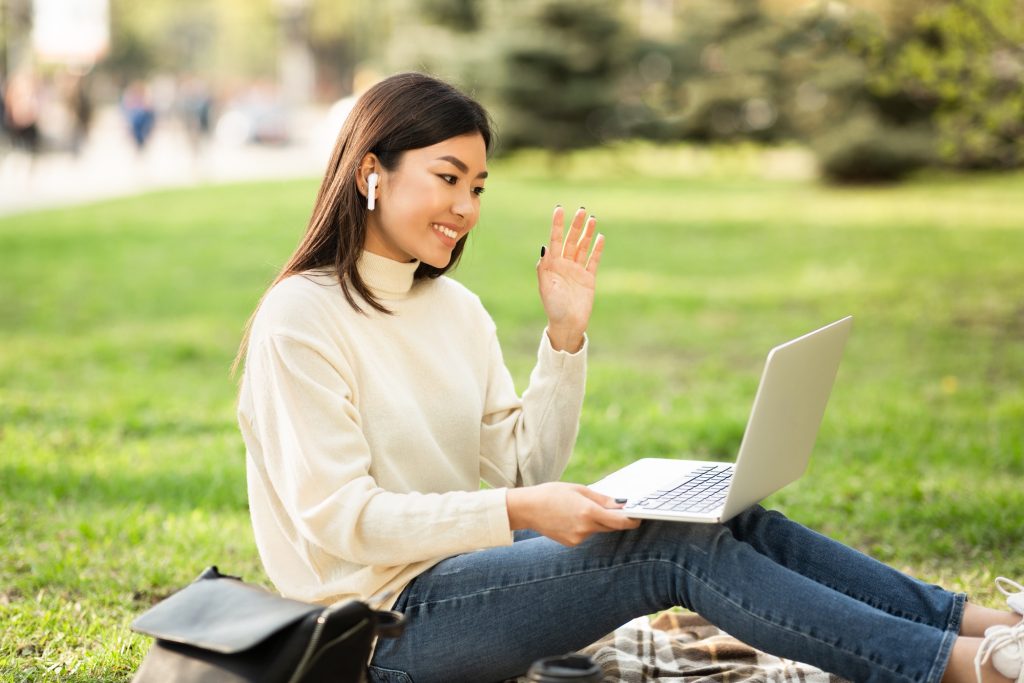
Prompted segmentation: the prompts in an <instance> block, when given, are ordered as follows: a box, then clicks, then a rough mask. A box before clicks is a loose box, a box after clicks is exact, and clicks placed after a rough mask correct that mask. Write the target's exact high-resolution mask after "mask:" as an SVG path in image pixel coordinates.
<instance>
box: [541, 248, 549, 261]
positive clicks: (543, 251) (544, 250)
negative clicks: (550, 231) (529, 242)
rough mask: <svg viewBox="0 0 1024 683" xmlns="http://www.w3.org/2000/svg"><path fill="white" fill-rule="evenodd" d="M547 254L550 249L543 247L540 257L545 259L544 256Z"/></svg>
mask: <svg viewBox="0 0 1024 683" xmlns="http://www.w3.org/2000/svg"><path fill="white" fill-rule="evenodd" d="M547 252H548V248H547V247H541V248H540V257H541V258H544V254H546V253H547Z"/></svg>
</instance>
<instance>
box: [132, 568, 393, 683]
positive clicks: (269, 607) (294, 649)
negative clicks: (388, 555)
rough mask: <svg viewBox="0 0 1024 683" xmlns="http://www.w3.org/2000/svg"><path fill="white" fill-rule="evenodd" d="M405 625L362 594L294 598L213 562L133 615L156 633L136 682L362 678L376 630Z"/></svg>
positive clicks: (137, 624)
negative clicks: (325, 601)
mask: <svg viewBox="0 0 1024 683" xmlns="http://www.w3.org/2000/svg"><path fill="white" fill-rule="evenodd" d="M403 626H404V622H403V617H402V615H401V614H398V613H397V612H381V611H376V610H373V609H371V608H370V607H369V606H368V605H367V604H366V603H364V602H360V601H358V600H350V601H347V602H342V603H339V604H336V605H331V606H330V607H324V606H323V605H313V604H309V603H305V602H299V601H297V600H289V599H287V598H282V597H280V596H277V595H274V594H273V593H270V592H268V591H266V590H264V589H262V588H259V587H257V586H252V585H250V584H247V583H244V582H243V581H242V580H241V579H239V578H237V577H232V576H225V575H224V574H221V573H220V572H219V571H217V568H216V567H210V568H209V569H207V570H206V571H204V572H203V573H202V574H201V575H200V576H199V578H198V579H196V580H195V581H194V582H193V583H191V584H189V585H188V586H187V587H185V588H183V589H182V590H180V591H178V592H177V593H174V594H173V595H171V596H170V597H168V598H167V599H166V600H163V601H162V602H160V603H157V604H156V605H154V606H153V607H152V608H151V609H149V610H148V611H146V612H144V613H143V614H142V615H141V616H139V617H138V618H137V619H136V620H135V621H134V622H132V629H133V630H135V631H137V632H139V633H144V634H146V635H149V636H153V637H154V638H156V642H155V643H154V644H153V647H152V648H151V649H150V651H149V652H148V653H147V654H146V657H145V659H144V660H143V662H142V666H140V667H139V670H138V671H137V672H136V674H135V677H134V678H133V679H132V683H156V682H157V681H159V682H160V683H257V682H259V683H278V682H280V683H320V682H321V681H331V683H349V682H352V683H358V682H361V681H363V680H364V679H365V675H366V667H367V662H368V660H369V657H370V648H371V646H372V643H373V639H374V637H375V636H382V637H395V636H397V635H399V634H400V633H401V631H402V628H403Z"/></svg>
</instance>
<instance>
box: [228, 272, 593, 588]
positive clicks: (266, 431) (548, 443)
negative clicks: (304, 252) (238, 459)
mask: <svg viewBox="0 0 1024 683" xmlns="http://www.w3.org/2000/svg"><path fill="white" fill-rule="evenodd" d="M417 265H418V264H417V263H415V262H414V263H399V262H397V261H392V260H389V259H386V258H384V257H381V256H376V255H374V254H371V253H368V252H364V253H363V256H362V257H361V258H360V261H359V265H358V267H359V272H360V274H361V275H362V277H363V279H364V281H365V282H366V283H367V285H368V286H369V287H370V288H371V289H372V290H373V292H374V293H375V294H376V295H377V296H378V297H379V298H380V300H381V302H382V303H383V304H384V305H385V306H387V307H388V308H389V309H390V310H391V311H392V312H393V313H394V314H393V315H385V314H381V313H378V312H376V311H374V310H373V309H371V308H369V307H368V306H365V305H364V306H363V307H362V308H363V310H364V313H359V312H357V311H355V310H354V309H353V308H352V307H351V306H350V305H349V304H348V302H347V301H346V300H345V297H344V295H343V294H342V291H341V287H340V286H339V285H338V283H337V280H336V279H335V278H334V276H333V275H331V274H330V273H325V272H316V271H311V272H309V273H305V274H303V275H296V276H292V277H289V278H287V279H286V280H284V281H282V282H280V283H278V284H277V285H276V286H275V287H274V288H273V289H271V291H270V292H269V293H268V294H267V296H266V297H265V299H264V301H263V303H262V304H261V305H260V308H259V311H258V312H257V314H256V317H255V320H254V322H253V327H252V334H251V337H250V340H249V352H248V356H247V358H246V364H245V375H244V377H243V381H242V388H241V393H240V396H239V405H238V419H239V424H240V426H241V430H242V435H243V437H244V439H245V445H246V449H247V458H246V462H247V474H248V488H249V508H250V513H251V515H252V524H253V530H254V532H255V537H256V545H257V547H258V548H259V552H260V557H261V559H262V561H263V565H264V567H265V568H266V571H267V574H268V576H269V577H270V579H271V580H272V581H273V582H274V584H275V585H276V586H277V588H278V589H279V590H280V591H281V592H282V593H283V594H284V595H286V596H289V597H292V598H296V599H299V600H307V601H313V602H323V603H327V602H333V601H335V600H339V599H343V598H348V597H355V598H363V599H366V598H369V597H371V596H373V595H376V594H378V593H381V592H383V591H392V592H393V596H392V597H393V598H397V597H398V594H399V593H400V592H401V590H402V589H403V588H404V587H405V586H406V585H407V584H408V583H409V582H410V581H411V580H412V579H413V578H415V577H416V576H417V575H418V574H420V573H421V572H423V571H425V570H426V569H428V568H429V567H431V566H432V565H434V564H436V563H437V562H439V561H440V560H442V559H444V558H445V557H449V556H451V555H455V554H458V553H464V552H469V551H472V550H476V549H480V548H488V547H494V546H500V545H507V544H510V543H511V542H512V533H511V531H510V529H509V521H508V512H507V508H506V505H505V493H506V487H512V486H522V485H530V484H536V483H541V482H544V481H552V480H556V479H558V478H559V477H560V476H561V474H562V471H563V470H564V468H565V465H566V463H567V461H568V459H569V456H570V454H571V453H572V448H573V445H574V443H575V440H576V433H577V430H578V427H579V415H580V410H581V407H582V403H583V393H584V380H585V374H586V343H584V348H583V349H582V350H581V351H579V352H577V353H575V354H569V353H565V352H560V351H555V350H554V349H553V348H552V347H551V345H550V343H549V342H548V339H547V335H546V334H544V335H542V340H541V344H540V349H539V351H538V354H537V365H536V367H535V368H534V370H533V373H532V375H531V376H530V384H529V387H528V388H527V390H526V392H525V393H524V394H523V396H522V398H519V397H518V396H517V395H516V392H515V388H514V387H513V384H512V377H511V375H510V374H509V372H508V370H507V369H506V368H505V364H504V361H503V360H502V355H501V349H500V347H499V345H498V338H497V335H496V331H495V325H494V322H493V321H492V320H491V318H490V316H489V315H488V314H487V312H486V311H485V310H484V308H483V306H482V305H481V303H480V300H479V299H478V298H477V297H476V296H475V295H474V294H472V293H471V292H469V291H468V290H467V289H466V288H465V287H463V286H462V285H460V284H459V283H457V282H456V281H454V280H452V279H450V278H447V277H440V278H437V279H433V280H418V281H416V282H414V281H413V273H414V272H415V270H416V266H417ZM481 479H483V480H485V481H487V482H488V483H489V484H490V485H491V486H493V487H495V488H492V489H486V490H480V480H481Z"/></svg>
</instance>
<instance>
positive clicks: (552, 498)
mask: <svg viewBox="0 0 1024 683" xmlns="http://www.w3.org/2000/svg"><path fill="white" fill-rule="evenodd" d="M505 504H506V505H507V506H508V520H509V525H510V526H511V527H512V529H513V530H515V529H533V530H534V531H536V532H537V533H539V534H543V535H545V536H547V537H548V538H550V539H553V540H555V541H558V542H559V543H561V544H562V545H568V546H574V545H579V544H580V543H582V542H583V541H585V540H587V538H588V537H589V536H590V535H591V534H594V533H598V532H603V531H621V530H624V529H635V528H637V527H638V526H640V520H638V519H630V518H629V517H626V515H625V514H624V513H622V512H620V511H619V509H620V508H621V507H622V505H621V504H618V503H616V502H615V500H614V499H613V498H609V497H608V496H605V495H602V494H600V493H598V492H597V491H594V490H592V489H589V488H587V487H586V486H581V485H580V484H569V483H566V482H560V481H554V482H549V483H547V484H538V485H536V486H525V487H523V488H517V489H509V490H508V493H507V494H506V502H505Z"/></svg>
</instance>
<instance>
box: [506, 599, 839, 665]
mask: <svg viewBox="0 0 1024 683" xmlns="http://www.w3.org/2000/svg"><path fill="white" fill-rule="evenodd" d="M581 652H583V653H584V654H588V655H590V656H591V657H592V658H594V659H595V660H596V661H597V663H598V664H600V665H601V669H602V670H603V671H604V681H603V683H620V682H625V683H654V682H656V681H669V680H671V681H673V682H679V683H687V682H689V683H697V682H698V681H700V682H701V683H709V682H711V681H722V682H723V683H790V682H792V683H797V682H799V683H843V679H841V678H839V677H838V676H833V675H831V674H827V673H825V672H824V671H822V670H820V669H816V668H814V667H813V666H810V665H808V664H801V663H799V662H794V661H791V660H788V659H782V658H780V657H774V656H772V655H768V654H765V653H763V652H759V651H758V650H755V649H754V648H752V647H750V646H748V645H744V644H743V643H741V642H740V641H738V640H736V639H735V638H733V637H732V636H730V635H728V634H726V633H724V632H723V631H720V630H719V629H717V628H716V627H714V626H712V625H711V624H709V623H708V622H707V621H705V620H704V619H703V618H702V617H700V616H698V615H696V614H693V613H691V612H662V613H661V614H659V615H657V616H656V617H655V618H654V619H653V620H651V619H648V618H647V617H641V618H639V619H634V620H633V621H631V622H629V623H628V624H625V625H624V626H621V627H619V628H617V629H616V630H615V631H613V632H612V633H610V634H608V635H607V636H605V637H604V638H602V639H601V640H599V641H597V642H596V643H594V644H593V645H590V646H588V647H586V648H584V649H583V650H581ZM519 681H520V682H521V683H525V682H526V678H525V677H523V678H520V679H519Z"/></svg>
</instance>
